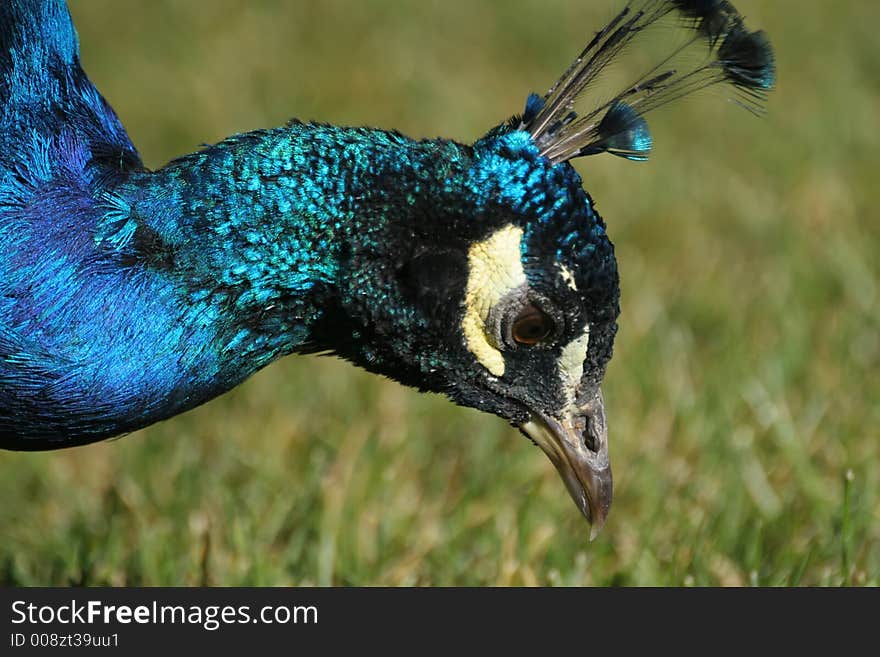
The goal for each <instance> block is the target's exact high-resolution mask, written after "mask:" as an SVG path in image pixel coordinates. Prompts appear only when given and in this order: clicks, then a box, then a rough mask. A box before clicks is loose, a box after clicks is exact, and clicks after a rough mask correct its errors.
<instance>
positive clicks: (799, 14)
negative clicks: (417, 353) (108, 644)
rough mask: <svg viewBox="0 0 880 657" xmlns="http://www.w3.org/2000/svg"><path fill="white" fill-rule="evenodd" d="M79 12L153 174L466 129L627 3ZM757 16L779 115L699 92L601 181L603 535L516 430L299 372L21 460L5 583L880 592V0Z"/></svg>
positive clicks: (226, 2) (318, 362)
mask: <svg viewBox="0 0 880 657" xmlns="http://www.w3.org/2000/svg"><path fill="white" fill-rule="evenodd" d="M70 4H71V10H72V13H73V16H74V20H75V22H76V24H77V26H78V29H79V33H80V38H81V43H82V57H83V62H84V66H85V68H86V70H87V71H88V72H89V74H90V76H91V77H92V79H93V81H94V82H95V83H96V84H97V85H98V87H99V88H100V89H101V90H102V92H103V93H104V94H105V96H106V97H107V98H108V100H109V101H110V102H111V103H112V104H113V105H114V107H115V108H116V110H117V112H118V114H119V115H120V117H121V118H122V120H123V122H124V123H125V125H126V126H127V128H128V130H129V132H130V134H131V136H132V139H133V140H134V142H135V144H136V145H137V146H138V147H139V149H140V151H141V153H142V155H143V158H144V161H145V162H146V163H147V165H148V166H151V167H157V166H160V165H161V164H162V163H164V162H165V161H167V160H168V159H170V158H172V157H174V156H177V155H179V154H182V153H184V152H188V151H191V150H193V149H195V148H196V147H197V146H198V145H199V144H200V143H203V142H213V141H217V140H219V139H221V138H222V137H224V136H226V135H228V134H231V133H233V132H238V131H246V130H250V129H254V128H258V127H266V126H273V125H279V124H281V123H283V122H284V121H285V120H287V119H288V118H290V117H293V116H296V117H298V118H301V119H319V120H322V121H327V122H333V123H341V124H355V125H360V124H366V125H373V126H379V127H385V128H397V129H399V130H401V131H403V132H404V133H407V134H410V135H413V136H438V135H442V136H448V137H453V138H456V139H459V140H472V139H474V138H476V137H478V136H479V135H481V134H482V133H483V132H484V131H485V130H486V129H487V128H489V127H490V126H492V125H494V124H495V123H497V122H499V121H500V120H502V119H504V118H506V117H507V116H509V115H510V114H512V113H514V112H519V111H521V108H522V105H523V101H524V98H525V94H526V93H527V92H528V91H530V90H539V91H543V90H544V89H546V88H547V86H548V85H549V84H550V83H551V82H552V81H553V80H555V79H556V77H557V76H558V74H559V73H560V72H561V71H562V70H563V68H564V67H565V66H566V65H567V64H568V62H569V61H570V60H571V58H572V56H573V55H574V54H576V52H577V51H578V49H579V47H581V46H582V45H583V43H584V42H585V41H586V40H587V38H588V37H589V36H591V34H592V32H593V31H594V30H596V29H598V28H599V27H600V26H601V25H602V24H603V22H604V21H605V20H606V19H607V18H608V17H609V16H610V14H611V12H612V11H613V10H614V9H616V7H617V5H618V4H620V3H619V2H618V1H617V0H594V1H588V0H516V1H515V2H514V1H510V0H504V1H501V0H498V1H494V2H480V3H472V2H465V1H464V0H452V1H450V0H443V1H440V0H430V1H422V2H418V3H400V2H392V1H390V0H369V1H362V2H354V1H352V0H325V1H322V2H320V3H318V2H293V1H291V2H280V1H277V2H276V1H269V0H247V1H245V0H217V1H214V2H184V1H182V0H181V1H175V2H170V1H156V2H149V3H147V2H135V1H132V0H129V1H127V2H122V3H120V2H117V1H115V0H88V1H86V0H71V2H70ZM736 4H737V5H738V6H739V8H740V9H741V10H742V11H743V13H745V14H746V16H747V18H748V21H749V24H750V26H753V27H761V28H763V29H765V30H767V32H768V33H769V34H770V36H771V38H772V41H773V43H774V45H775V48H776V52H777V57H778V65H779V87H778V89H777V90H776V91H775V92H774V93H773V94H772V96H771V99H770V102H769V105H768V108H769V112H768V115H767V116H766V118H764V119H761V120H758V119H755V118H754V117H753V116H751V115H749V114H748V113H746V112H744V111H742V110H740V109H738V108H736V107H734V106H732V105H730V104H729V103H725V102H720V100H719V94H718V93H715V94H712V93H709V94H704V95H702V96H700V97H697V98H693V99H690V100H689V101H687V102H684V103H681V104H678V105H676V106H674V107H673V108H669V109H667V110H664V111H661V112H658V113H657V115H656V116H654V118H653V121H652V124H653V127H654V133H655V140H656V150H655V156H654V158H653V160H652V162H651V163H650V164H647V165H634V164H630V163H627V162H624V161H621V160H616V159H615V158H610V157H604V158H603V157H599V158H589V159H588V160H585V161H582V162H581V163H579V164H578V167H579V169H580V170H581V172H582V173H583V175H584V180H585V183H586V186H587V188H588V189H589V190H590V192H591V193H592V194H593V196H594V197H595V199H596V200H597V203H598V207H599V209H600V211H601V212H602V214H603V216H604V217H605V218H606V220H607V221H608V224H609V231H610V234H611V236H612V238H613V239H614V241H615V244H616V247H617V253H618V258H619V261H620V268H621V274H622V288H623V299H622V307H623V312H622V316H621V319H620V334H619V337H618V341H617V348H616V355H615V357H614V360H613V361H612V363H611V366H610V369H609V371H608V375H607V379H606V384H605V393H606V394H605V397H606V404H607V410H608V416H609V423H610V430H611V452H612V461H613V464H614V467H615V489H616V490H615V502H614V506H613V509H612V513H611V516H610V519H609V522H608V524H607V526H606V528H605V530H604V531H603V533H602V534H601V535H600V537H599V538H598V539H597V540H596V541H595V542H593V543H589V541H588V534H589V531H588V528H587V526H586V524H585V523H584V522H583V520H582V519H581V517H580V515H579V513H578V512H577V511H576V509H575V507H574V506H573V504H572V503H571V501H570V499H569V497H568V495H567V493H566V492H565V490H564V488H563V486H562V484H561V482H560V481H559V480H558V476H557V475H556V473H555V472H554V470H553V468H552V467H551V465H550V463H549V462H548V460H547V459H546V458H545V457H544V456H543V455H542V454H541V453H540V451H539V450H537V449H534V448H532V447H531V446H530V444H529V443H528V442H527V441H526V440H525V439H523V438H521V437H520V436H519V435H518V434H517V433H516V432H515V431H514V430H513V429H511V428H509V427H508V426H506V425H505V424H504V423H503V422H502V421H501V420H499V419H497V418H494V417H490V416H487V415H481V414H479V413H477V412H475V411H471V410H467V409H461V408H456V407H453V406H452V405H451V404H449V403H448V402H447V401H445V400H444V399H442V398H440V397H435V396H427V395H419V394H417V393H415V392H413V391H410V390H408V389H404V388H402V387H400V386H398V385H396V384H394V383H391V382H388V381H386V380H382V379H380V378H378V377H375V376H372V375H369V374H366V373H364V372H361V371H358V370H355V369H354V368H352V367H351V366H349V365H347V364H344V363H342V362H337V361H335V360H332V359H327V358H323V359H322V358H314V357H295V358H288V359H285V360H283V361H281V362H279V363H277V364H275V365H273V366H271V367H269V368H268V369H266V370H264V371H263V372H262V373H260V374H259V375H258V376H256V377H254V378H253V379H251V380H250V381H248V382H247V383H246V384H245V385H243V386H241V387H240V388H238V389H237V390H235V391H233V392H232V393H230V394H228V395H226V396H224V397H223V398H221V399H218V400H216V401H214V402H212V403H210V404H207V405H205V406H203V407H201V408H199V409H197V410H195V411H193V412H190V413H188V414H186V415H184V416H181V417H178V418H175V419H173V420H171V421H168V422H164V423H162V424H159V425H157V426H153V427H150V428H148V429H146V430H144V431H141V432H138V433H137V434H134V435H131V436H128V437H126V438H125V439H123V440H119V441H113V442H109V443H101V444H97V445H93V446H89V447H84V448H77V449H72V450H68V451H62V452H56V453H36V454H18V453H9V452H6V453H0V500H2V502H0V534H2V541H0V583H3V584H25V585H27V584H37V585H47V584H55V585H67V584H86V585H98V584H111V585H122V584H129V585H137V584H143V585H154V584H155V585H159V584H162V585H176V584H183V585H189V584H218V585H219V584H226V585H239V584H255V585H267V584H273V585H289V584H294V585H304V584H318V585H326V584H360V585H373V584H385V585H453V584H476V585H483V584H492V585H535V584H538V585H554V584H556V585H604V584H619V585H682V584H683V585H692V584H693V585H707V584H708V585H715V584H721V585H749V584H758V585H795V584H800V585H839V584H868V585H877V584H880V441H878V426H880V377H878V376H877V371H878V365H880V292H878V274H880V257H878V256H880V224H878V220H877V210H876V208H877V207H878V206H880V188H878V185H877V182H876V179H877V166H878V153H880V149H878V147H880V94H878V86H880V64H878V62H880V41H878V39H877V38H876V30H875V27H876V25H877V24H878V21H880V8H878V7H877V5H876V4H875V3H873V2H868V1H864V2H863V1H859V0H856V1H854V2H848V3H845V5H835V4H833V3H806V4H805V3H796V2H794V1H793V0H780V1H779V2H773V3H762V2H758V0H738V2H737V3H736ZM713 95H714V96H715V97H714V98H713V97H712V96H713Z"/></svg>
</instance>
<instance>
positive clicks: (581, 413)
mask: <svg viewBox="0 0 880 657" xmlns="http://www.w3.org/2000/svg"><path fill="white" fill-rule="evenodd" d="M520 429H522V431H523V432H524V433H525V434H526V435H527V436H528V437H529V438H531V439H532V440H533V441H534V442H535V443H536V444H537V445H538V446H539V447H540V448H541V449H542V450H544V453H545V454H547V456H548V457H550V460H551V461H552V462H553V465H555V466H556V469H557V470H558V471H559V475H560V476H561V477H562V481H563V482H565V487H566V488H567V489H568V492H569V494H570V495H571V497H572V499H573V500H574V503H575V504H577V506H578V508H579V509H580V510H581V513H583V514H584V517H586V519H587V521H588V522H589V523H590V524H591V525H592V530H591V532H590V540H593V539H594V538H596V536H597V535H598V533H599V531H600V530H601V529H602V525H604V524H605V519H606V518H607V517H608V510H609V509H610V508H611V494H612V483H611V464H610V462H609V461H608V427H607V425H606V424H605V406H604V404H603V402H602V393H601V392H600V391H598V390H597V391H596V395H595V397H593V398H592V399H591V400H589V401H588V402H587V403H585V404H580V405H575V406H572V408H571V409H570V410H569V411H568V412H566V413H565V414H564V416H563V417H562V418H560V419H554V418H551V417H548V416H546V415H544V414H543V413H535V412H533V413H532V417H531V419H530V420H529V421H528V422H526V423H525V424H523V425H522V426H521V427H520Z"/></svg>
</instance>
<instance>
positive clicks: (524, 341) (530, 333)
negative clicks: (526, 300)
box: [511, 304, 554, 346]
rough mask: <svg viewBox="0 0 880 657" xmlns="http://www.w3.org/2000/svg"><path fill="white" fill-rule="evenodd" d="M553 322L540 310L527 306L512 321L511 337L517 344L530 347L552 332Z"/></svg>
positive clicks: (530, 305)
mask: <svg viewBox="0 0 880 657" xmlns="http://www.w3.org/2000/svg"><path fill="white" fill-rule="evenodd" d="M553 328H554V326H553V320H552V319H550V317H549V316H548V315H547V313H545V312H544V311H542V310H541V309H540V308H537V307H535V306H534V305H532V304H528V305H527V306H526V307H525V308H523V309H522V310H521V311H520V313H519V315H517V317H516V319H515V320H513V326H512V328H511V336H512V337H513V340H514V342H516V343H517V344H521V345H525V346H531V345H534V344H538V343H539V342H541V341H542V340H544V339H546V338H547V336H548V335H550V333H552V332H553Z"/></svg>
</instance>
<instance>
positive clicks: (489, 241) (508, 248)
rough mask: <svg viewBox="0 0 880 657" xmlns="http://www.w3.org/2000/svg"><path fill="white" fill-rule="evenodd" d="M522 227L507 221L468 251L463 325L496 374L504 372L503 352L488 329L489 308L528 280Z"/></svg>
mask: <svg viewBox="0 0 880 657" xmlns="http://www.w3.org/2000/svg"><path fill="white" fill-rule="evenodd" d="M522 237H523V231H522V228H517V227H516V226H513V225H507V226H505V227H504V228H501V229H499V230H497V231H495V232H494V233H492V235H490V236H489V237H488V238H486V239H485V240H483V241H482V242H477V243H476V244H474V245H472V246H471V248H470V250H469V251H468V282H467V291H466V293H465V312H464V319H462V321H461V328H462V331H463V333H464V337H465V341H466V344H467V348H468V350H469V351H470V352H471V353H472V354H473V355H474V357H475V358H476V359H477V361H478V362H479V363H480V364H481V365H483V367H485V368H486V369H487V370H489V372H491V373H492V374H494V375H495V376H498V377H500V376H504V356H503V355H502V353H501V350H500V349H499V348H498V345H496V344H494V342H495V340H494V339H493V338H492V336H491V335H490V334H489V332H488V331H487V329H486V325H487V322H488V320H489V311H490V310H492V308H493V307H495V305H497V304H498V303H499V302H500V301H501V299H503V298H504V297H505V296H506V295H507V294H508V293H509V292H510V291H511V290H514V289H516V288H518V287H521V286H522V285H524V284H525V282H526V274H525V271H524V270H523V265H522V255H521V252H520V244H521V242H522Z"/></svg>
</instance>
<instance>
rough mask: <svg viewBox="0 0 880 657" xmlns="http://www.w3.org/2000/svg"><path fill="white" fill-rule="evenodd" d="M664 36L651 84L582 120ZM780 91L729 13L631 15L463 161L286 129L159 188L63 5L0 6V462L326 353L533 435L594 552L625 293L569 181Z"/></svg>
mask: <svg viewBox="0 0 880 657" xmlns="http://www.w3.org/2000/svg"><path fill="white" fill-rule="evenodd" d="M670 27H674V28H675V29H676V32H675V33H676V34H678V35H683V37H682V39H681V40H679V41H674V40H670V39H666V41H665V42H667V43H668V44H669V45H668V48H667V49H666V52H665V54H663V55H662V56H660V57H658V58H657V59H656V63H655V64H654V65H653V66H652V67H650V68H647V69H646V70H644V71H643V72H642V74H641V75H639V76H638V77H637V78H636V79H634V80H632V82H631V83H629V84H627V85H623V88H622V89H620V90H619V91H616V92H615V93H612V94H610V95H609V96H608V97H607V98H595V99H593V101H592V102H593V104H592V105H591V106H590V105H589V104H588V103H585V102H584V99H585V98H587V99H588V98H590V97H591V95H592V94H589V93H585V92H586V91H587V90H590V89H592V88H593V83H594V82H596V81H597V78H598V77H599V76H600V74H602V73H603V72H604V71H605V70H606V67H607V65H608V64H609V63H610V62H612V61H614V60H615V58H616V57H617V56H618V55H620V54H621V53H622V52H623V51H625V50H627V49H629V48H630V46H631V44H632V43H633V41H634V40H636V39H638V38H639V37H640V35H641V34H643V33H646V32H655V33H657V34H660V35H663V36H664V37H665V36H668V30H669V28H670ZM663 30H667V33H664V32H663ZM774 77H775V66H774V56H773V51H772V48H771V46H770V43H769V41H768V39H767V37H766V36H765V34H764V33H763V32H760V31H757V32H755V31H749V30H748V29H747V28H746V26H745V23H744V19H743V17H742V16H741V15H740V14H739V13H738V12H737V10H736V9H735V8H734V6H733V5H732V4H731V3H730V2H727V1H726V0H630V1H629V2H627V3H626V4H625V6H624V7H623V8H622V9H621V10H620V11H619V12H618V13H617V14H616V15H615V16H614V17H613V19H612V20H611V21H610V22H609V23H608V25H606V26H605V27H604V28H603V29H601V30H600V31H599V32H597V33H596V34H595V36H594V37H593V38H592V39H591V40H590V41H589V43H588V44H587V46H586V47H585V48H584V49H583V51H582V52H581V53H580V55H578V57H577V59H576V60H575V61H574V63H573V64H572V65H571V66H570V67H569V68H568V70H566V71H565V73H564V74H563V75H562V77H561V78H560V79H559V81H558V82H556V84H554V85H553V86H552V88H550V90H549V91H548V92H547V93H546V94H544V95H537V94H531V95H529V96H528V99H527V100H526V103H525V109H524V111H523V112H522V113H521V114H519V115H516V116H513V117H512V118H510V119H507V120H505V121H503V122H502V123H500V124H499V125H497V126H495V127H493V128H492V129H491V130H489V131H488V132H487V133H486V134H485V135H484V136H483V137H481V138H480V139H478V140H476V141H475V142H474V143H472V144H464V143H458V142H456V141H453V140H449V139H440V138H437V139H424V140H414V139H410V138H408V137H406V136H404V135H402V134H400V133H398V132H394V131H386V130H378V129H370V128H362V127H356V128H351V127H338V126H334V125H327V124H322V123H316V122H301V121H298V120H292V121H290V122H289V123H288V124H287V125H284V126H282V127H278V128H273V129H265V130H255V131H253V132H248V133H245V134H236V135H233V136H231V137H229V138H227V139H225V140H223V141H221V142H219V143H217V144H215V145H212V146H206V147H204V148H202V149H201V150H199V151H197V152H194V153H191V154H189V155H184V156H182V157H180V158H178V159H175V160H173V161H171V162H169V163H168V164H167V165H165V166H163V167H162V168H160V169H158V170H155V171H151V170H149V169H147V168H146V167H145V166H144V165H143V163H142V162H141V159H140V157H139V155H138V152H137V150H136V148H135V147H134V145H133V144H132V143H131V141H130V140H129V137H128V136H127V134H126V132H125V129H124V128H123V127H122V124H121V123H120V121H119V119H118V118H117V116H116V114H115V113H114V111H113V109H112V108H111V107H110V106H109V105H108V103H107V102H106V101H105V100H104V98H103V97H102V96H101V94H100V93H99V92H98V91H97V89H96V88H95V87H94V86H93V84H92V83H91V82H90V81H89V79H88V77H87V76H86V74H85V73H84V72H83V70H82V68H81V67H80V61H79V44H78V37H77V34H76V31H75V29H74V26H73V24H72V21H71V18H70V14H69V11H68V9H67V6H66V4H65V2H64V0H3V2H2V3H0V139H2V149H0V447H3V448H5V449H11V450H47V449H55V448H62V447H70V446H74V445H82V444H86V443H91V442H93V441H98V440H102V439H106V438H110V437H115V436H119V435H121V434H125V433H128V432H131V431H134V430H136V429H140V428H142V427H145V426H147V425H150V424H152V423H154V422H157V421H160V420H164V419H167V418H170V417H172V416H174V415H177V414H179V413H183V412H184V411H187V410H188V409H191V408H193V407H195V406H198V405H199V404H202V403H204V402H206V401H208V400H210V399H212V398H214V397H217V396H218V395H221V394H222V393H224V392H226V391H228V390H230V389H231V388H233V387H235V386H237V385H238V384H240V383H241V382H242V381H244V380H245V379H247V378H248V377H249V376H251V375H252V374H254V373H255V372H257V371H258V370H260V369H261V368H263V367H265V366H267V365H268V364H270V363H272V362H273V361H275V360H276V359H278V358H280V357H282V356H285V355H288V354H308V353H323V354H335V355H337V356H339V357H341V358H343V359H346V360H348V361H350V362H352V363H354V364H355V365H358V366H360V367H362V368H364V369H366V370H368V371H370V372H374V373H377V374H381V375H384V376H387V377H390V378H391V379H394V380H396V381H398V382H400V383H402V384H404V385H407V386H412V387H414V388H417V389H418V390H420V391H430V392H435V393H441V394H444V395H446V396H447V397H448V398H449V399H451V400H452V401H453V402H455V403H456V404H460V405H463V406H468V407H473V408H476V409H479V410H482V411H486V412H489V413H493V414H495V415H497V416H499V417H501V418H503V419H504V420H506V421H507V422H509V423H511V424H512V425H514V426H515V427H517V428H519V429H520V430H521V432H522V433H524V434H525V435H526V436H527V437H528V438H529V439H530V440H532V441H533V442H534V443H536V444H537V445H538V446H539V447H540V448H541V449H542V450H543V451H544V452H545V453H546V454H547V456H548V457H549V458H550V460H551V461H552V463H553V465H554V466H555V467H556V469H557V470H558V471H559V474H560V475H561V477H562V480H563V482H564V484H565V486H566V488H567V490H568V492H569V493H570V494H571V496H572V498H573V499H574V501H575V503H576V505H577V507H578V508H579V509H580V511H581V512H582V513H583V515H584V516H585V517H586V519H587V520H588V522H590V523H592V525H593V529H594V532H595V531H596V530H598V528H600V527H601V526H602V524H603V523H604V521H605V519H606V516H607V514H608V511H609V508H610V504H611V497H612V477H611V468H610V462H609V457H608V431H607V425H606V418H605V411H604V405H603V400H602V394H601V389H600V384H601V383H602V380H603V377H604V375H605V371H606V367H607V365H608V362H609V359H610V358H611V355H612V347H613V343H614V337H615V333H616V331H617V319H618V315H619V312H620V308H619V299H620V292H619V282H618V269H617V261H616V258H615V254H614V247H613V245H612V243H611V241H610V239H609V237H608V234H607V233H606V225H605V222H604V221H603V219H602V218H601V217H600V216H599V214H598V212H597V211H596V206H595V204H594V202H593V200H592V198H591V197H590V195H589V194H588V193H587V192H586V191H585V190H584V187H583V183H582V180H581V178H580V176H579V174H578V173H577V172H576V170H575V169H574V168H573V166H572V165H571V161H572V160H575V159H577V158H580V157H583V156H590V155H595V154H599V153H610V154H612V155H616V156H619V157H623V158H627V159H629V160H636V161H638V160H644V159H646V158H647V157H648V154H649V152H650V150H651V147H652V140H651V135H650V132H649V129H648V125H647V123H646V121H645V118H644V117H645V115H646V114H647V113H648V112H650V111H651V110H654V109H656V108H657V107H659V106H661V105H663V104H665V103H667V102H669V101H672V100H674V99H677V98H679V97H681V96H684V95H686V94H689V93H691V92H693V91H696V90H698V89H702V88H705V87H708V86H711V85H715V84H719V83H726V84H727V85H728V89H731V90H732V93H731V98H732V99H733V100H734V101H735V102H736V103H737V104H739V105H742V106H743V107H745V108H746V109H748V110H750V111H752V112H755V113H760V112H761V111H762V108H763V102H764V101H765V100H766V96H767V93H768V91H769V90H770V89H771V88H772V87H773V85H774Z"/></svg>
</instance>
